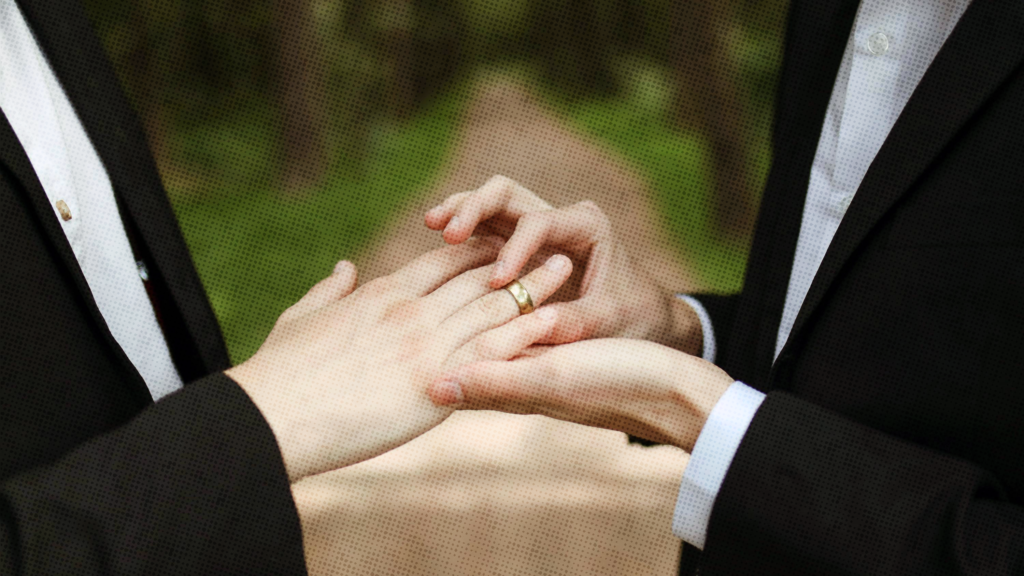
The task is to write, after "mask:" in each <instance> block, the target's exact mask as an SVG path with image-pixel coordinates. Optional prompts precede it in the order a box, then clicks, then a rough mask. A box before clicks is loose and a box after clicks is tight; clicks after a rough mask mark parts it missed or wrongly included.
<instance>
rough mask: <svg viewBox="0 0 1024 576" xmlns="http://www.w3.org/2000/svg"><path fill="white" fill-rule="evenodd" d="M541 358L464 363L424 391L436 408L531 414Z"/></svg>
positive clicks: (537, 392)
mask: <svg viewBox="0 0 1024 576" xmlns="http://www.w3.org/2000/svg"><path fill="white" fill-rule="evenodd" d="M543 370H544V360H543V357H536V358H523V359H520V360H512V361H488V362H476V363H474V364H468V365H466V366H463V367H461V368H459V369H458V370H456V371H455V372H453V373H451V374H448V375H446V376H444V377H442V378H440V379H438V380H435V381H434V382H432V383H431V384H430V386H429V387H428V388H427V394H428V395H429V396H430V400H431V401H432V402H433V403H434V404H435V405H437V406H449V407H451V408H460V409H472V410H498V411H501V412H510V413H513V414H534V413H536V411H535V407H536V406H537V405H538V403H539V402H540V399H541V392H542V386H541V385H540V382H542V380H541V378H540V375H541V374H542V373H543Z"/></svg>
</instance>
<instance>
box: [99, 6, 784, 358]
mask: <svg viewBox="0 0 1024 576" xmlns="http://www.w3.org/2000/svg"><path fill="white" fill-rule="evenodd" d="M86 5H87V8H88V10H89V12H90V15H91V17H92V19H93V22H94V24H95V26H96V29H97V31H98V32H99V34H100V36H101V39H102V41H103V43H104V45H105V47H106V49H107V51H108V53H109V55H110V57H111V59H112V61H113V62H114V66H115V68H116V70H117V72H118V74H119V76H120V78H121V81H122V83H123V85H124V87H125V89H126V91H127V92H128V94H129V97H130V99H131V100H132V102H133V104H134V105H135V107H136V109H137V110H138V111H139V113H140V116H141V117H142V119H143V122H144V125H145V128H146V130H147V134H148V136H149V139H150V143H151V147H152V149H153V152H154V155H155V156H156V158H157V162H158V165H159V167H160V171H161V175H162V177H163V179H164V183H165V185H166V187H167V190H168V193H169V194H170V196H171V201H172V203H173V205H174V208H175V210H176V212H177V215H178V217H179V220H180V222H181V226H182V229H183V231H184V233H185V237H186V240H187V241H188V244H189V247H190V248H191V250H192V254H193V258H194V259H195V262H196V265H197V267H198V269H199V273H200V275H201V277H202V279H203V282H204V284H205V286H206V288H207V292H208V294H209V297H210V299H211V302H212V304H213V307H214V310H215V311H216V313H217V315H218V317H219V319H220V321H221V325H222V327H223V329H224V333H225V337H226V338H227V341H228V347H229V349H230V351H231V355H232V358H233V360H234V361H235V362H238V361H241V360H244V359H245V358H247V357H248V356H249V355H251V354H252V353H253V352H255V350H256V349H257V347H258V346H259V344H260V343H261V342H262V341H263V339H264V338H265V336H266V334H267V333H268V332H269V330H270V328H271V327H272V326H273V323H274V320H275V319H276V318H277V316H278V315H279V314H280V312H281V311H282V310H284V308H286V307H287V306H288V305H290V304H291V303H293V302H294V301H295V300H296V299H298V298H299V297H300V296H301V295H302V294H303V293H304V292H305V291H306V290H307V289H308V288H309V287H310V286H311V285H312V284H314V283H315V282H317V281H318V280H320V279H321V278H323V277H324V276H325V275H326V274H328V273H329V271H330V270H331V268H332V266H333V265H334V263H335V262H336V261H338V260H339V259H342V258H351V257H352V256H353V255H355V254H358V253H359V251H360V250H363V249H365V248H366V246H367V245H368V243H369V241H370V240H371V239H372V238H373V237H374V235H375V234H377V233H379V232H380V231H381V229H382V227H383V225H384V224H386V223H387V222H388V219H389V218H391V217H393V216H394V215H395V214H396V212H397V211H398V210H399V209H400V208H401V207H402V206H404V205H406V204H407V203H408V202H410V201H411V200H413V199H415V197H416V195H417V194H422V193H423V191H424V190H426V189H427V188H428V187H429V186H430V185H431V184H432V183H433V182H434V181H435V180H436V178H437V176H438V174H439V173H440V171H441V170H442V168H443V167H444V166H445V162H446V159H447V158H448V157H449V156H450V154H451V151H452V150H451V149H452V144H453V136H454V134H455V131H456V129H457V127H458V125H459V119H460V118H461V115H462V114H463V112H464V110H465V108H466V105H467V100H468V98H469V96H470V94H471V93H472V88H473V86H474V85H475V83H477V82H479V81H480V79H481V78H486V77H490V76H493V75H494V74H503V75H511V76H515V77H517V78H519V79H521V80H522V82H524V83H525V84H527V85H528V86H530V87H531V89H532V91H533V92H535V93H536V94H537V95H538V96H540V98H541V99H542V100H543V101H544V103H545V104H547V105H548V106H549V107H550V108H551V109H553V110H555V111H556V112H557V114H558V116H559V117H560V118H561V119H562V120H563V121H564V122H566V123H567V124H569V125H572V126H574V127H576V128H578V129H581V130H583V131H585V132H587V133H590V134H592V135H593V136H595V137H596V138H598V139H600V140H601V141H603V142H605V143H606V144H607V145H608V146H609V147H611V148H612V149H614V150H615V151H617V152H618V153H619V154H620V155H621V156H623V157H625V158H627V159H628V161H629V162H630V163H631V164H632V165H633V168H634V169H635V170H636V171H637V172H638V173H640V174H641V175H642V176H643V177H644V178H645V179H646V180H647V182H648V184H649V186H650V187H651V188H652V189H653V190H654V191H655V192H656V201H657V206H658V208H659V210H660V211H661V214H662V217H663V218H664V221H665V223H666V225H667V228H668V229H669V231H670V232H671V237H672V239H673V241H674V243H675V244H676V245H677V246H678V249H679V250H680V251H683V252H685V253H686V255H687V260H688V261H691V262H693V263H694V264H693V265H694V266H695V268H696V273H697V274H698V276H699V277H700V278H701V279H702V280H703V282H704V284H706V285H708V286H711V287H712V288H714V289H716V290H721V291H729V290H735V289H737V288H738V287H739V286H740V284H741V282H742V273H743V266H744V263H745V258H746V251H747V246H748V243H749V240H750V234H751V230H752V226H753V218H754V215H755V214H756V207H757V202H758V199H759V193H760V190H761V187H762V185H763V183H764V179H765V176H766V174H767V170H768V166H769V163H770V157H771V150H770V141H769V140H770V138H769V133H770V128H771V115H772V107H773V102H774V86H775V79H776V75H777V73H778V69H779V65H780V60H781V53H782V36H783V31H784V26H785V14H786V1H785V0H763V1H754V0H685V1H679V0H635V1H629V0H592V1H585V0H501V1H486V0H262V1H253V0H134V1H132V2H115V1H114V0H86ZM538 192H540V193H541V194H542V195H543V193H542V191H538Z"/></svg>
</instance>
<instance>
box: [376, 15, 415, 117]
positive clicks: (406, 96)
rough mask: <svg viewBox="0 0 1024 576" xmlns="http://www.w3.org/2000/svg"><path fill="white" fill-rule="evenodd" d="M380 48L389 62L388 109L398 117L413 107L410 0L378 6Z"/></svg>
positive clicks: (408, 113)
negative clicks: (382, 36)
mask: <svg viewBox="0 0 1024 576" xmlns="http://www.w3.org/2000/svg"><path fill="white" fill-rule="evenodd" d="M381 10H384V12H385V13H384V14H382V19H383V22H382V26H383V27H384V30H383V32H384V51H385V53H386V55H387V58H388V59H389V60H390V62H391V66H390V67H391V81H390V82H389V86H388V88H387V95H386V106H387V108H388V112H390V114H391V115H392V116H393V117H395V118H399V119H403V120H404V119H406V118H408V117H409V116H411V115H412V112H413V110H414V109H415V106H416V53H415V51H414V48H413V25H414V23H415V12H414V10H415V6H413V2H412V0H385V1H384V2H383V3H382V5H381Z"/></svg>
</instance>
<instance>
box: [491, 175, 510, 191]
mask: <svg viewBox="0 0 1024 576" xmlns="http://www.w3.org/2000/svg"><path fill="white" fill-rule="evenodd" d="M487 185H488V187H493V188H495V189H497V190H499V191H503V192H504V191H510V190H512V189H513V188H515V186H516V181H515V180H513V179H511V178H509V177H508V176H505V175H503V174H495V175H494V176H491V178H490V180H488V181H487Z"/></svg>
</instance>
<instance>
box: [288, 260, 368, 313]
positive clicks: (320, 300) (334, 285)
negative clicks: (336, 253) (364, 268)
mask: <svg viewBox="0 0 1024 576" xmlns="http://www.w3.org/2000/svg"><path fill="white" fill-rule="evenodd" d="M357 279H358V272H357V271H356V267H355V264H352V263H351V262H349V261H347V260H342V261H341V262H338V263H337V264H335V265H334V271H333V273H332V274H331V275H330V276H328V277H327V278H324V279H323V280H321V281H320V282H317V284H316V285H315V286H313V287H312V288H310V289H309V292H306V295H305V296H303V297H302V298H301V299H300V300H299V301H298V302H296V303H295V304H293V305H292V307H291V308H289V309H288V310H287V311H286V314H288V315H289V316H293V317H299V316H305V315H306V314H309V313H310V312H315V311H317V310H319V309H320V308H323V307H324V306H326V305H328V304H330V303H332V302H335V301H338V300H341V299H342V298H344V297H345V296H348V295H349V294H351V293H352V291H353V290H355V287H356V280H357Z"/></svg>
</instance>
